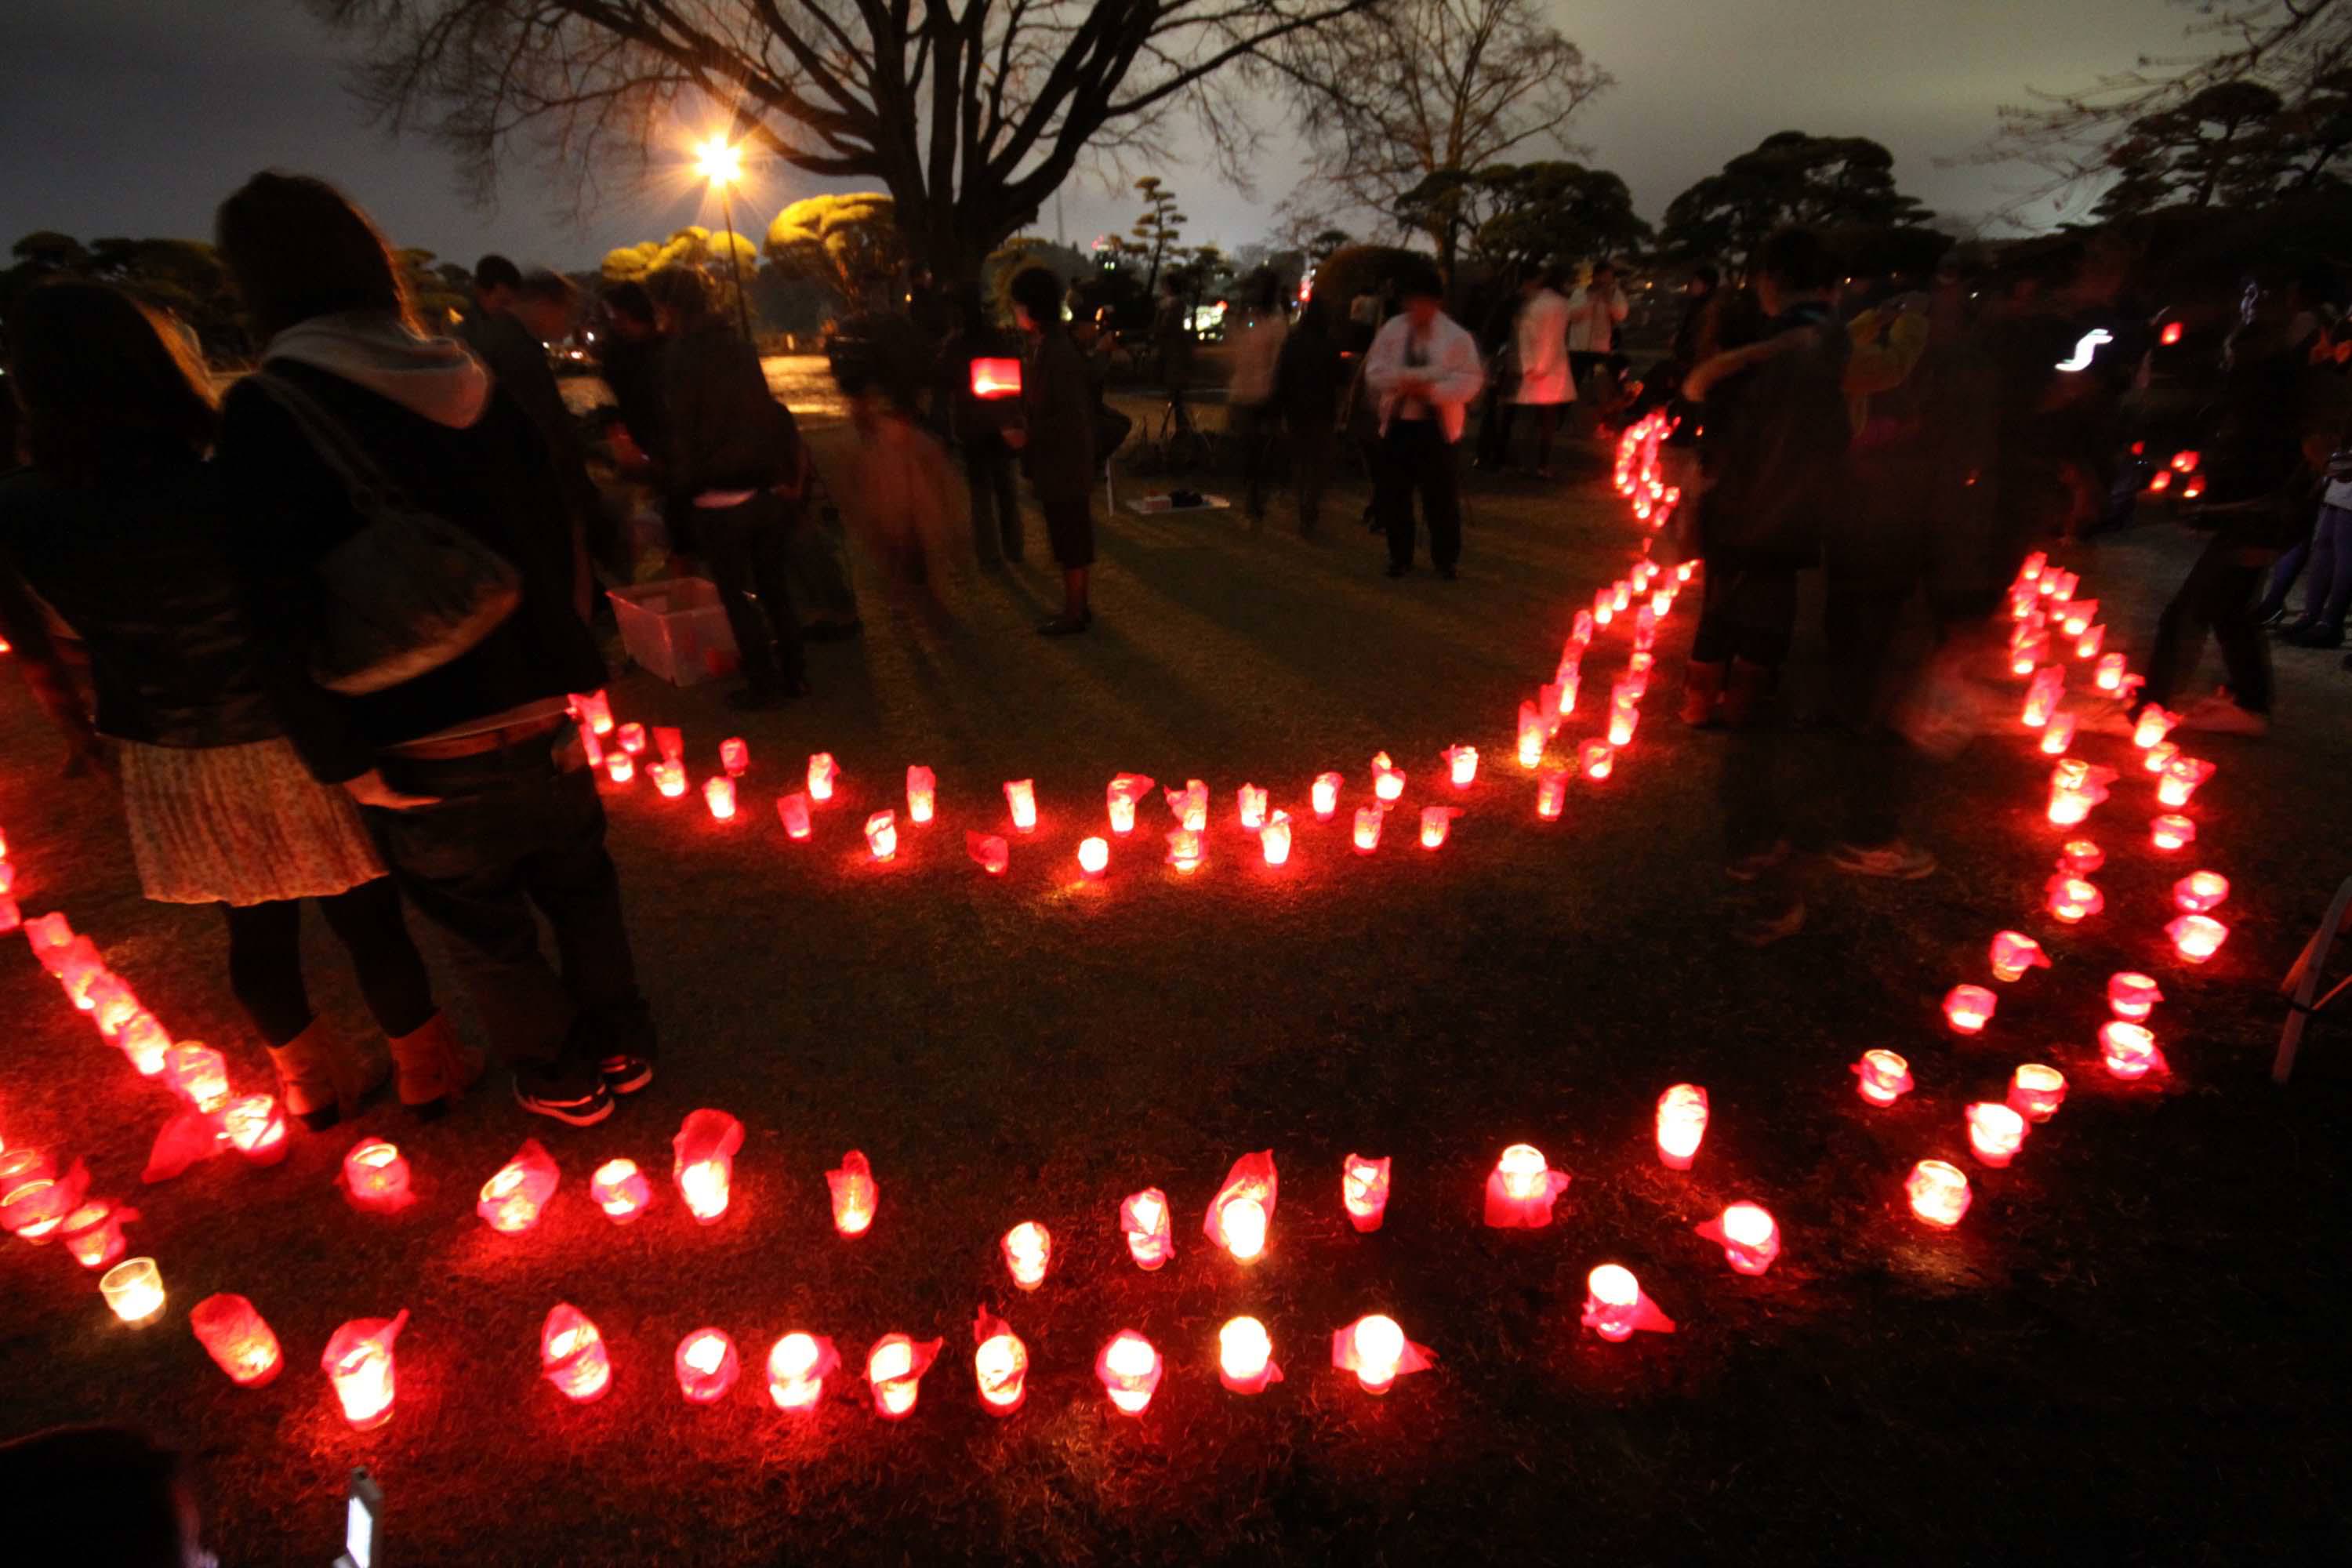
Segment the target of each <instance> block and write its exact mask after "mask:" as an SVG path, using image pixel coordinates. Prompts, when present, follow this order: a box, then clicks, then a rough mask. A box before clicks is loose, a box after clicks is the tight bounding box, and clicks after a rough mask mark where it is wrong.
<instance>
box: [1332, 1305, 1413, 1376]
mask: <svg viewBox="0 0 2352 1568" xmlns="http://www.w3.org/2000/svg"><path fill="white" fill-rule="evenodd" d="M1436 1360H1437V1357H1436V1356H1435V1355H1434V1354H1433V1353H1432V1352H1431V1351H1430V1349H1429V1347H1428V1346H1427V1345H1417V1344H1415V1343H1413V1342H1412V1341H1411V1340H1408V1339H1406V1338H1405V1337H1404V1330H1403V1328H1402V1326H1401V1325H1400V1324H1399V1323H1398V1322H1397V1321H1396V1320H1395V1319H1394V1318H1391V1317H1388V1316H1386V1315H1385V1314H1382V1313H1379V1312H1374V1313H1371V1314H1369V1315H1368V1316H1365V1317H1361V1318H1358V1319H1357V1320H1356V1321H1354V1322H1352V1323H1349V1325H1348V1326H1347V1327H1346V1328H1344V1329H1340V1330H1339V1331H1336V1332H1334V1333H1333V1334H1332V1336H1331V1364H1332V1366H1334V1367H1335V1368H1337V1369H1338V1370H1339V1371H1341V1372H1352V1373H1355V1374H1356V1386H1357V1387H1359V1388H1360V1389H1362V1390H1363V1391H1364V1392H1365V1393H1366V1394H1386V1393H1387V1392H1388V1391H1389V1390H1390V1389H1391V1388H1394V1387H1395V1386H1396V1380H1397V1379H1398V1378H1400V1377H1402V1376H1404V1375H1405V1374H1406V1373H1415V1372H1427V1371H1428V1370H1429V1368H1430V1366H1431V1364H1432V1363H1434V1362H1435V1361H1436Z"/></svg>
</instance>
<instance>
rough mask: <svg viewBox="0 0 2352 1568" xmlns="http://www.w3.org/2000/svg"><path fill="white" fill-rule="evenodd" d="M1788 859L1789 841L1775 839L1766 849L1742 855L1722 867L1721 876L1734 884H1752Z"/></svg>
mask: <svg viewBox="0 0 2352 1568" xmlns="http://www.w3.org/2000/svg"><path fill="white" fill-rule="evenodd" d="M1788 858H1789V841H1788V840H1787V839H1785V838H1780V839H1776V840H1774V841H1773V843H1772V844H1771V846H1770V847H1768V848H1764V849H1758V850H1755V851H1753V852H1751V853H1749V854H1746V855H1742V856H1739V857H1738V858H1735V859H1733V860H1732V862H1731V863H1730V864H1729V865H1727V866H1726V867H1724V868H1723V874H1724V875H1725V876H1727V877H1728V878H1730V879H1732V880H1733V881H1735V882H1752V881H1754V880H1756V879H1757V878H1759V877H1761V876H1762V875H1763V874H1764V873H1765V872H1767V871H1770V870H1774V869H1776V868H1779V867H1780V864H1781V863H1782V862H1784V861H1786V860H1787V859H1788Z"/></svg>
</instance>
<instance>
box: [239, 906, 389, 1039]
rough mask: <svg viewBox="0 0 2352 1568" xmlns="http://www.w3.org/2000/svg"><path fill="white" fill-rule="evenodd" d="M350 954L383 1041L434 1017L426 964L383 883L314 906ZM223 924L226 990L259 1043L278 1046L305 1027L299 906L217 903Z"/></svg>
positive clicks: (310, 1015)
mask: <svg viewBox="0 0 2352 1568" xmlns="http://www.w3.org/2000/svg"><path fill="white" fill-rule="evenodd" d="M318 904H319V912H320V914H322V915H324V916H326V917H327V929H328V930H330V931H333V932H334V933H335V937H336V940H337V941H339V942H341V943H342V944H343V951H344V952H348V953H350V954H351V959H352V973H353V974H354V975H356V976H357V977H358V979H359V983H360V994H361V995H362V996H363V997H365V998H366V1000H367V1005H368V1011H369V1012H370V1013H373V1015H374V1016H375V1022H376V1027H378V1028H380V1029H382V1030H383V1032H384V1033H385V1034H386V1035H387V1036H391V1037H395V1038H396V1037H400V1036H402V1035H413V1034H415V1032H416V1031H417V1030H419V1029H421V1028H423V1027H424V1026H425V1021H426V1020H427V1019H429V1018H431V1017H432V1016H433V1010H434V1008H433V983H432V981H431V980H430V979H428V978H427V977H426V975H425V960H424V959H423V958H422V957H420V956H419V955H418V954H417V952H416V944H415V942H411V941H410V940H409V937H408V927H407V926H406V925H405V924H404V923H403V921H401V918H400V892H399V890H398V889H395V888H394V886H393V884H392V879H391V878H389V877H378V878H377V879H375V880H374V881H373V882H362V883H361V884H360V885H359V886H358V887H356V888H352V889H348V890H347V891H344V892H341V893H337V894H335V895H334V896H333V897H332V898H327V899H320V900H318ZM221 913H222V914H224V915H225V916H226V917H227V919H228V988H229V990H230V991H232V992H233V993H235V994H236V1000H237V1005H239V1006H242V1007H243V1008H244V1009H245V1011H246V1015H247V1016H248V1017H250V1018H251V1019H252V1020H253V1026H254V1027H255V1028H256V1029H257V1030H259V1031H260V1032H261V1038H262V1042H263V1043H264V1044H266V1045H268V1046H270V1047H273V1048H274V1047H278V1046H283V1045H285V1044H286V1043H287V1042H288V1041H289V1040H291V1039H293V1038H294V1037H296V1036H297V1035H299V1034H300V1033H301V1032H302V1031H303V1030H305V1029H307V1028H309V1027H310V1021H311V1020H312V1019H313V1018H315V1017H317V1016H318V1015H317V1014H316V1013H313V1012H312V1011H311V1010H310V991H309V989H308V988H307V987H305V986H304V984H302V900H299V899H281V900H277V901H275V902H272V903H267V904H247V905H243V906H239V905H236V904H223V905H222V906H221Z"/></svg>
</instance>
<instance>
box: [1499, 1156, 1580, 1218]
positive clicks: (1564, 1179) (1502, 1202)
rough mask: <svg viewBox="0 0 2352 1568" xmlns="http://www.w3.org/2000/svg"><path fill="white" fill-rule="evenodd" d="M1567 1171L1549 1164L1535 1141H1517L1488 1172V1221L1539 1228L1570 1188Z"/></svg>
mask: <svg viewBox="0 0 2352 1568" xmlns="http://www.w3.org/2000/svg"><path fill="white" fill-rule="evenodd" d="M1568 1182H1569V1177H1568V1173H1567V1172H1565V1171H1555V1170H1553V1169H1551V1167H1550V1166H1549V1165H1548V1164H1547V1163H1545V1161H1544V1157H1543V1151H1542V1150H1540V1149H1538V1148H1537V1147H1536V1146H1535V1145H1534V1144H1532V1143H1514V1144H1512V1145H1511V1146H1510V1147H1509V1148H1507V1149H1506V1150H1504V1151H1503V1154H1502V1158H1500V1159H1498V1160H1496V1162H1495V1168H1494V1170H1493V1171H1491V1172H1489V1173H1487V1176H1486V1223H1487V1224H1488V1225H1490V1226H1494V1227H1495V1228H1496V1229H1497V1230H1540V1229H1542V1228H1543V1227H1544V1226H1548V1225H1549V1224H1550V1223H1551V1206H1552V1204H1553V1203H1554V1202H1555V1201H1556V1200H1557V1199H1558V1198H1559V1194H1562V1193H1564V1192H1566V1191H1567V1190H1568Z"/></svg>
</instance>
